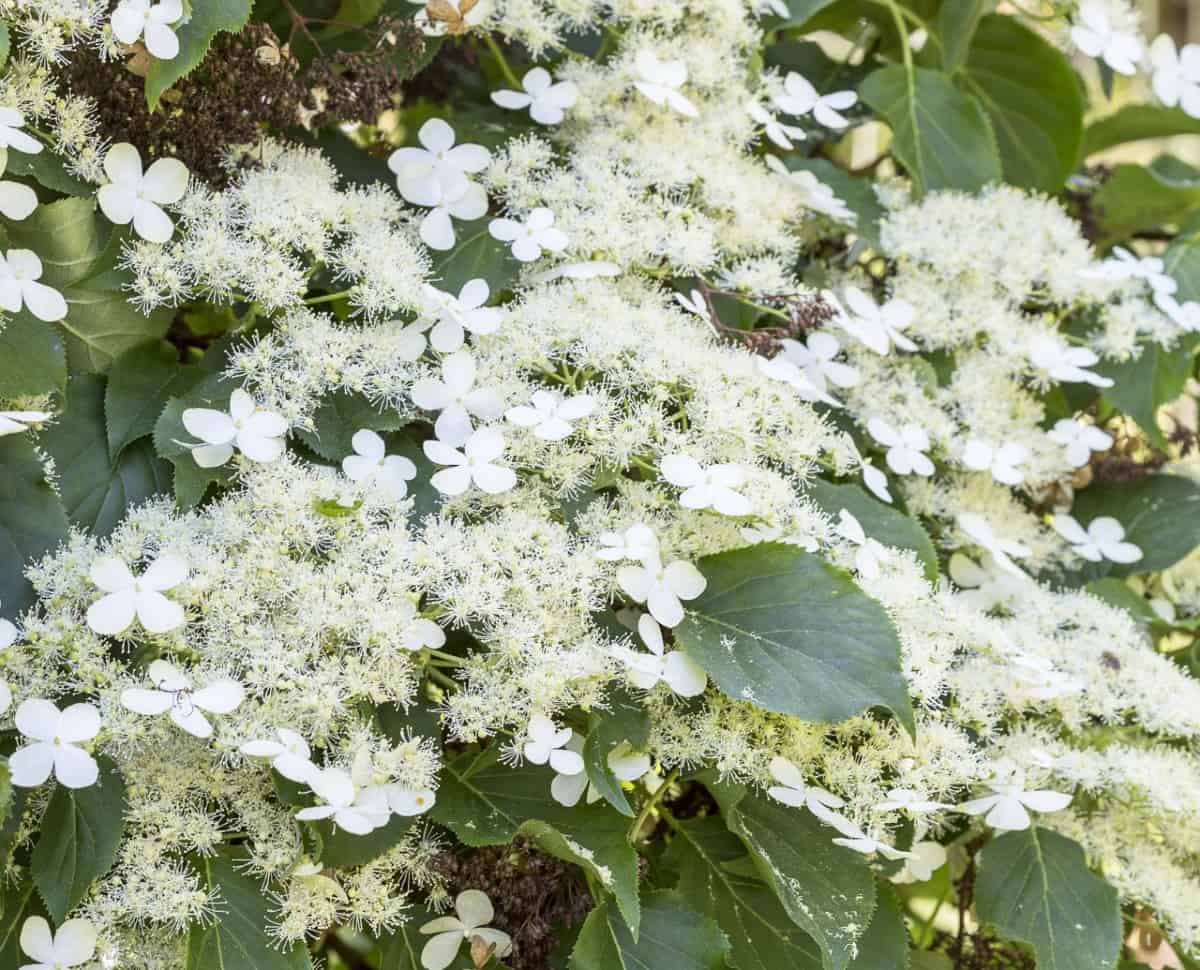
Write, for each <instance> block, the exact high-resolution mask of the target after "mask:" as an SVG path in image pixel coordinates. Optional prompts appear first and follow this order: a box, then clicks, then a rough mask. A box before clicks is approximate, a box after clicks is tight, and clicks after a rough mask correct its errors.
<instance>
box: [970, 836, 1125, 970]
mask: <svg viewBox="0 0 1200 970" xmlns="http://www.w3.org/2000/svg"><path fill="white" fill-rule="evenodd" d="M975 908H976V910H977V912H978V913H979V919H980V920H981V921H982V922H986V923H991V924H992V925H993V926H995V927H996V928H997V929H998V930H999V931H1000V933H1002V934H1003V935H1005V936H1007V937H1011V938H1013V939H1017V940H1024V941H1025V942H1027V943H1029V944H1031V945H1032V946H1033V949H1034V952H1035V953H1036V954H1037V965H1038V968H1039V970H1104V968H1106V967H1109V968H1111V967H1114V966H1116V962H1117V957H1118V956H1120V953H1121V911H1120V909H1119V907H1118V905H1117V892H1116V890H1115V889H1113V888H1112V887H1111V886H1109V885H1108V883H1106V882H1105V881H1104V880H1103V879H1100V878H1099V877H1097V876H1096V875H1094V874H1093V873H1092V871H1091V870H1090V869H1088V867H1087V862H1086V860H1085V859H1084V856H1083V850H1082V849H1081V848H1080V847H1079V846H1078V845H1077V844H1076V843H1075V842H1072V841H1071V840H1070V839H1068V838H1066V837H1065V836H1062V835H1059V834H1058V833H1057V832H1051V831H1050V830H1049V829H1043V828H1040V827H1038V826H1036V825H1035V826H1030V828H1028V829H1026V830H1025V831H1023V832H1006V833H1005V834H1004V835H1001V836H999V837H997V838H995V839H993V840H992V841H991V842H989V843H988V844H987V845H985V846H984V847H983V851H982V852H980V854H979V874H978V876H977V877H976V882H975Z"/></svg>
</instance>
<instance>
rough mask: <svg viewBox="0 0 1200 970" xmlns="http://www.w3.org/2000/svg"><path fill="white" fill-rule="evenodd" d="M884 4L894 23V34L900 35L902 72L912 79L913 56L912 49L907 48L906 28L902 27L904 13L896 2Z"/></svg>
mask: <svg viewBox="0 0 1200 970" xmlns="http://www.w3.org/2000/svg"><path fill="white" fill-rule="evenodd" d="M885 3H886V4H887V8H888V9H889V10H890V11H891V12H892V19H893V20H894V21H895V22H896V33H897V34H899V35H900V53H901V54H902V55H903V57H904V70H905V71H906V72H907V73H908V75H909V77H912V73H913V56H912V49H911V48H910V47H909V46H908V28H906V27H905V26H904V12H903V11H902V10H901V9H900V5H899V4H898V3H896V0H885Z"/></svg>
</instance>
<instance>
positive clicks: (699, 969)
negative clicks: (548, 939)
mask: <svg viewBox="0 0 1200 970" xmlns="http://www.w3.org/2000/svg"><path fill="white" fill-rule="evenodd" d="M642 913H643V924H642V932H641V934H640V935H639V936H638V937H636V938H635V937H634V936H633V934H632V933H630V931H629V927H627V926H626V925H625V923H624V922H623V921H622V919H621V917H620V914H618V913H616V912H614V911H613V910H612V907H611V906H609V904H608V902H607V900H606V901H604V902H602V903H600V905H599V906H597V907H596V908H595V909H593V910H592V911H591V912H590V913H589V914H588V918H587V920H586V921H584V924H583V929H582V930H580V931H579V939H577V940H576V941H575V949H574V950H572V951H571V962H570V964H569V965H568V966H569V967H570V970H722V968H723V967H724V966H725V954H726V953H727V952H728V950H729V941H728V940H727V939H726V938H725V934H724V933H722V932H721V930H720V928H719V927H718V926H717V924H716V923H714V922H713V921H712V920H711V919H709V918H708V917H706V916H701V915H700V914H699V913H697V912H696V911H695V910H693V909H692V908H691V907H689V906H688V905H687V904H686V903H685V902H684V900H683V898H682V897H681V896H679V895H678V894H676V893H673V892H653V893H648V894H647V895H646V898H645V899H644V900H643V901H642Z"/></svg>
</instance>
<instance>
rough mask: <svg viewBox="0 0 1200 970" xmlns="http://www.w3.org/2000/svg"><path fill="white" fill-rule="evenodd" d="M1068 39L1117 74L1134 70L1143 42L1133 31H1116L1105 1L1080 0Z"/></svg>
mask: <svg viewBox="0 0 1200 970" xmlns="http://www.w3.org/2000/svg"><path fill="white" fill-rule="evenodd" d="M1071 40H1073V41H1074V42H1075V46H1076V47H1078V48H1079V49H1080V50H1081V51H1082V52H1083V53H1084V54H1086V55H1087V56H1088V57H1097V58H1100V59H1101V60H1103V61H1104V63H1105V64H1107V65H1108V66H1109V67H1111V68H1112V69H1113V70H1114V71H1116V72H1117V73H1118V74H1135V73H1137V62H1138V61H1139V60H1141V57H1142V42H1141V40H1140V39H1139V38H1138V36H1137V35H1136V34H1132V33H1127V32H1125V31H1121V30H1117V29H1116V28H1114V26H1113V23H1112V17H1111V16H1110V13H1109V4H1108V3H1106V2H1105V0H1083V3H1081V4H1080V5H1079V11H1078V12H1077V13H1076V14H1075V24H1074V26H1072V27H1071Z"/></svg>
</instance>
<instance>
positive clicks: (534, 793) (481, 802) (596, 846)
mask: <svg viewBox="0 0 1200 970" xmlns="http://www.w3.org/2000/svg"><path fill="white" fill-rule="evenodd" d="M553 777H554V774H553V772H552V771H550V769H548V768H544V767H537V766H535V765H525V766H523V767H521V768H510V767H508V766H507V765H504V764H501V763H500V761H499V758H498V756H497V753H496V749H495V748H489V749H488V750H487V751H484V752H483V753H482V754H471V753H467V754H463V755H460V756H459V757H458V758H456V759H455V760H454V761H452V762H451V763H450V764H448V765H447V766H446V768H445V769H444V771H443V773H442V784H441V786H440V787H439V788H438V797H437V803H436V804H435V805H434V807H433V809H432V810H431V811H430V813H429V815H430V818H432V819H433V821H435V822H438V823H439V824H441V825H445V826H446V827H447V828H449V829H450V830H451V831H452V832H453V833H454V834H455V835H457V836H458V837H459V839H460V840H462V841H463V842H464V843H466V844H467V845H470V846H480V845H502V844H504V843H506V842H511V841H512V840H513V839H514V838H515V837H516V836H518V835H528V836H529V837H531V838H533V839H534V840H535V841H536V842H537V844H538V846H539V847H540V848H542V849H543V850H544V851H546V852H549V853H550V854H551V855H555V856H557V857H558V858H560V859H564V860H566V861H567V862H573V863H576V864H577V865H581V866H583V867H584V868H585V869H588V870H589V871H590V872H591V873H592V875H593V876H594V877H596V878H597V879H598V880H599V882H600V884H601V885H603V886H604V888H605V889H607V890H608V891H609V892H612V893H613V894H614V895H615V896H616V897H617V905H618V906H619V907H620V909H621V912H622V914H623V915H624V916H625V919H626V920H627V921H628V922H629V923H630V925H631V926H633V927H634V931H635V932H636V931H637V926H638V894H637V853H636V852H634V851H633V847H632V846H631V845H630V844H629V840H628V838H627V831H626V830H627V828H628V824H629V823H628V822H626V821H625V819H624V818H623V817H622V816H620V815H617V814H616V813H614V812H612V811H611V810H609V809H608V808H607V807H605V806H604V805H600V804H596V805H586V806H585V805H576V806H575V807H574V808H567V807H566V806H563V805H559V804H558V802H556V801H554V800H553V799H552V798H551V797H550V782H551V781H552V780H553ZM546 826H549V827H550V828H552V829H553V831H549V830H547V828H546ZM564 839H567V840H570V842H572V843H574V844H575V845H574V846H571V845H567V844H566V843H565V842H564V841H563V840H564ZM580 848H582V849H584V850H587V852H586V854H585V853H581V852H580V851H579V849H580ZM589 856H590V857H589Z"/></svg>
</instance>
